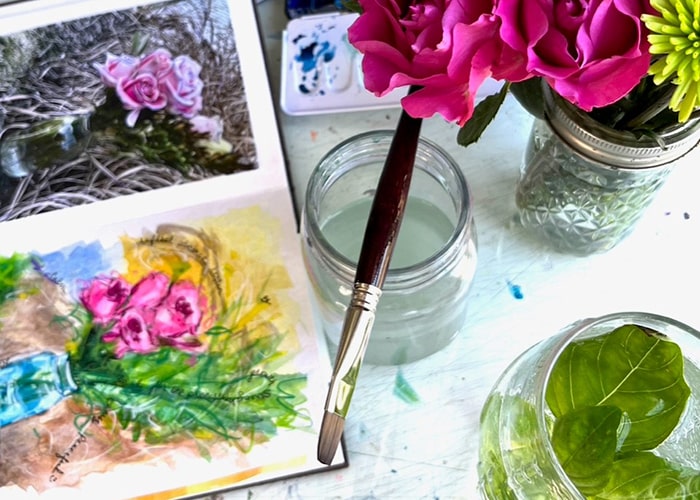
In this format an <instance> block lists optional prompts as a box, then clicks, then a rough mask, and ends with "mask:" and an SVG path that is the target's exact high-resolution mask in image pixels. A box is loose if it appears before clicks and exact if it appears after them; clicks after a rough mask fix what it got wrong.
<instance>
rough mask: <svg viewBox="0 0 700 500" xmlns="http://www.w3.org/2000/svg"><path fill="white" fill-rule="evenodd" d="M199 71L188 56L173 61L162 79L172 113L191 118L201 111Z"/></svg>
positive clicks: (201, 84) (202, 85) (199, 67)
mask: <svg viewBox="0 0 700 500" xmlns="http://www.w3.org/2000/svg"><path fill="white" fill-rule="evenodd" d="M201 69H202V68H201V66H200V65H199V64H197V63H196V62H195V61H194V60H192V59H191V58H190V57H189V56H178V57H176V58H175V60H174V61H173V66H172V71H171V72H170V73H168V75H167V76H166V77H164V78H163V79H162V84H163V86H164V89H165V90H164V91H165V92H166V93H167V95H168V109H169V110H170V111H171V112H172V113H174V114H180V115H182V116H184V117H185V118H192V117H194V116H195V115H196V114H197V113H199V111H201V109H202V88H203V87H204V84H203V83H202V80H201V79H200V78H199V72H200V71H201Z"/></svg>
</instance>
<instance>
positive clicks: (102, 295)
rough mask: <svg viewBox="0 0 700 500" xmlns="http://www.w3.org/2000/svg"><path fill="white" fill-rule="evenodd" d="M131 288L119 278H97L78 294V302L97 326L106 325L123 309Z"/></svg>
mask: <svg viewBox="0 0 700 500" xmlns="http://www.w3.org/2000/svg"><path fill="white" fill-rule="evenodd" d="M130 293H131V286H130V285H129V284H128V283H127V282H126V281H125V280H124V279H123V278H121V277H119V276H104V277H97V278H95V279H94V280H92V281H91V282H90V283H89V285H88V286H87V287H85V288H84V289H83V290H82V291H81V292H80V302H81V303H82V304H83V306H85V309H87V310H88V311H89V312H90V313H91V314H92V316H93V318H94V321H95V322H96V323H97V324H102V325H106V324H108V323H109V322H110V321H112V320H113V319H114V318H115V315H116V314H117V312H118V311H119V310H120V309H122V308H123V307H124V305H125V304H126V301H127V299H128V297H129V294H130Z"/></svg>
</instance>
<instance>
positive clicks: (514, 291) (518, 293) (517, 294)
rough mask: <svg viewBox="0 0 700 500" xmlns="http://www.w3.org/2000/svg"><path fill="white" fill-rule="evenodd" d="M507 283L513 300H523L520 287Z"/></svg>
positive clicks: (523, 296)
mask: <svg viewBox="0 0 700 500" xmlns="http://www.w3.org/2000/svg"><path fill="white" fill-rule="evenodd" d="M507 283H508V289H509V290H510V294H511V295H512V296H513V298H515V299H516V300H522V299H523V298H525V295H523V291H522V289H521V288H520V285H516V284H515V283H512V282H511V281H510V280H508V281H507Z"/></svg>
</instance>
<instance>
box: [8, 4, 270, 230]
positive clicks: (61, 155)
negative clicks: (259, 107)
mask: <svg viewBox="0 0 700 500" xmlns="http://www.w3.org/2000/svg"><path fill="white" fill-rule="evenodd" d="M116 3H117V4H118V3H119V2H116ZM122 3H123V2H122ZM131 3H134V2H131ZM142 3H143V2H142ZM48 4H49V2H47V5H48ZM78 8H80V9H84V8H85V7H74V9H78ZM91 8H93V9H94V8H96V7H94V6H93V7H91ZM68 12H70V9H69V10H68ZM10 27H11V26H10ZM236 43H237V36H236V34H235V33H234V29H233V26H232V21H231V12H230V9H229V3H228V2H227V1H226V0H204V1H200V0H175V1H166V2H158V3H151V2H146V5H138V6H133V7H130V8H125V9H121V10H114V11H108V12H102V13H99V14H95V15H92V16H87V17H83V18H78V19H70V20H66V21H64V22H55V23H53V24H50V25H46V26H38V27H33V28H32V29H27V30H23V31H19V32H11V33H4V34H3V32H2V30H0V221H3V220H10V219H14V218H19V217H24V216H27V215H32V214H36V213H42V212H46V211H50V210H56V209H61V208H65V207H69V206H74V205H78V204H83V203H90V202H94V201H97V200H103V199H108V198H111V197H115V196H122V195H124V194H129V193H134V192H141V191H145V190H149V189H158V188H162V187H165V186H170V185H174V184H181V183H186V182H191V181H195V180H201V179H206V178H210V177H216V176H220V175H228V174H235V173H237V172H243V171H248V170H251V169H255V168H257V167H258V166H259V164H258V154H257V150H256V148H255V141H254V139H253V134H252V131H251V126H250V109H249V106H248V99H247V98H246V91H245V88H244V87H245V85H244V78H243V72H242V69H241V63H240V57H239V50H238V48H237V45H236Z"/></svg>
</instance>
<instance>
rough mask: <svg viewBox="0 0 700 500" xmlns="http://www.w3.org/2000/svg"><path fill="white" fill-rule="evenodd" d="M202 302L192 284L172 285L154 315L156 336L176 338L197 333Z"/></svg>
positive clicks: (200, 318)
mask: <svg viewBox="0 0 700 500" xmlns="http://www.w3.org/2000/svg"><path fill="white" fill-rule="evenodd" d="M203 302H204V301H203V300H202V298H201V297H200V293H199V290H197V288H196V287H195V286H194V285H193V284H192V283H189V282H180V283H176V284H174V285H173V286H172V287H171V289H170V293H169V294H168V296H167V297H166V298H165V300H164V301H163V303H162V304H161V305H160V307H158V309H157V310H156V313H155V325H156V331H157V332H158V335H159V336H165V337H176V336H180V335H182V334H185V333H191V334H195V333H197V329H198V327H199V323H200V321H201V320H202V309H203V307H204V303H203Z"/></svg>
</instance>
